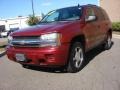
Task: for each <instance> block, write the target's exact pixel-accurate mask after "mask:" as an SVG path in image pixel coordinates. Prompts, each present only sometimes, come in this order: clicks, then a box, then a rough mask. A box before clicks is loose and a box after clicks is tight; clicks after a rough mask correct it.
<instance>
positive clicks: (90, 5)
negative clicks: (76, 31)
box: [57, 4, 99, 10]
mask: <svg viewBox="0 0 120 90" xmlns="http://www.w3.org/2000/svg"><path fill="white" fill-rule="evenodd" d="M78 7H80V8H84V7H97V8H98V7H99V6H97V5H93V4H87V5H79V4H78V6H71V7H64V8H60V9H57V10H62V9H71V8H78Z"/></svg>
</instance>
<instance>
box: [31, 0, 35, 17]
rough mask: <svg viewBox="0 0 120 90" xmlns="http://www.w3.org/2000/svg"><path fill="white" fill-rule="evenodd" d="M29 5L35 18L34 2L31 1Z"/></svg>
mask: <svg viewBox="0 0 120 90" xmlns="http://www.w3.org/2000/svg"><path fill="white" fill-rule="evenodd" d="M31 4H32V13H33V16H35V13H34V2H33V0H31Z"/></svg>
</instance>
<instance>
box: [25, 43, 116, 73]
mask: <svg viewBox="0 0 120 90" xmlns="http://www.w3.org/2000/svg"><path fill="white" fill-rule="evenodd" d="M113 45H114V42H112V45H111V47H112V46H113ZM103 51H105V50H104V49H103V47H102V46H99V47H97V48H94V49H92V50H91V51H89V52H87V53H86V55H85V57H86V58H85V63H84V64H83V66H82V68H81V70H82V69H84V68H85V67H86V66H87V65H88V64H89V62H90V61H92V60H93V59H94V58H95V57H96V56H97V55H99V54H100V53H102V52H103ZM63 68H64V67H60V68H50V67H49V68H48V67H39V66H30V67H27V69H31V70H35V71H41V72H48V73H67V72H66V70H64V69H63Z"/></svg>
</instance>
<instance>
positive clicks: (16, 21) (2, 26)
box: [0, 17, 28, 31]
mask: <svg viewBox="0 0 120 90" xmlns="http://www.w3.org/2000/svg"><path fill="white" fill-rule="evenodd" d="M27 19H28V17H17V18H10V19H1V20H0V31H9V30H11V29H22V28H25V27H28V25H27V23H26V21H27Z"/></svg>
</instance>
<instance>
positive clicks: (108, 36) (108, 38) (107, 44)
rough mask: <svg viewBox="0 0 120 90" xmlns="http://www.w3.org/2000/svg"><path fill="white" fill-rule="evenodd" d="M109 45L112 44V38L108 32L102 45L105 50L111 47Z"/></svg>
mask: <svg viewBox="0 0 120 90" xmlns="http://www.w3.org/2000/svg"><path fill="white" fill-rule="evenodd" d="M111 46H112V38H111V35H110V34H108V35H107V39H106V41H105V43H104V45H103V48H104V49H105V50H109V49H110V48H111Z"/></svg>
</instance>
